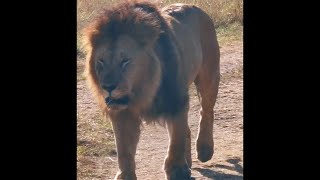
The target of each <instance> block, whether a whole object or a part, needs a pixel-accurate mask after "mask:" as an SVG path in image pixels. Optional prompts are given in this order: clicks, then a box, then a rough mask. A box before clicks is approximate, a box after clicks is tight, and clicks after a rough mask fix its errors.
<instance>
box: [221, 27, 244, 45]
mask: <svg viewBox="0 0 320 180" xmlns="http://www.w3.org/2000/svg"><path fill="white" fill-rule="evenodd" d="M216 32H217V36H218V37H217V38H218V41H219V45H220V46H226V45H228V44H232V43H234V42H236V41H243V26H242V25H241V24H239V23H238V22H234V23H232V24H229V25H227V26H219V27H218V28H216Z"/></svg>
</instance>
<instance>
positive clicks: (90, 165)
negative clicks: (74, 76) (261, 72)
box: [77, 42, 243, 180]
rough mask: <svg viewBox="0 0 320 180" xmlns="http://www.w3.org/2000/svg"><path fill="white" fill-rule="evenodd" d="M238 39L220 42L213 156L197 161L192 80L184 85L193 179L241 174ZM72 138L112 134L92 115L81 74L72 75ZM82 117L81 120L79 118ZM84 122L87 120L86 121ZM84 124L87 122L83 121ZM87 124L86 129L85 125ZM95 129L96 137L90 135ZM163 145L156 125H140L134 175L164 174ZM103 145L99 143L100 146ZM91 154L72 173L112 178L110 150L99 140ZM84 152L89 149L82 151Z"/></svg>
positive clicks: (237, 179) (147, 178)
mask: <svg viewBox="0 0 320 180" xmlns="http://www.w3.org/2000/svg"><path fill="white" fill-rule="evenodd" d="M242 49H243V45H242V43H241V42H237V43H232V44H229V45H227V46H225V47H222V48H221V75H222V79H221V83H220V88H219V94H218V99H217V103H216V105H215V112H214V114H215V122H214V141H215V150H214V152H215V154H214V156H213V158H212V159H211V160H210V161H208V162H206V163H201V162H200V161H198V160H197V159H196V151H195V139H196V137H197V131H198V121H199V118H200V117H199V109H200V105H199V101H198V97H197V95H196V91H195V88H194V86H192V87H191V88H190V110H189V126H190V129H191V132H192V159H193V166H192V177H193V178H194V179H197V180H198V179H199V180H202V179H215V180H220V179H221V180H242V179H243V169H242V167H243V55H242V54H243V50H242ZM77 89H78V105H77V106H78V114H77V115H78V143H79V142H82V143H83V142H86V143H88V146H90V142H93V141H96V142H98V143H101V144H103V141H104V140H110V139H112V132H110V131H109V132H106V131H105V129H104V127H100V125H99V123H96V122H94V121H93V120H92V119H94V117H96V116H97V113H99V112H98V109H97V106H96V103H95V102H94V100H93V98H92V95H91V93H90V92H89V91H88V89H87V87H86V84H85V82H84V81H83V80H79V81H78V85H77ZM85 122H86V123H85ZM88 123H90V125H89V127H88ZM85 124H87V125H85ZM88 129H89V130H88ZM97 134H100V136H103V138H101V139H94V138H93V139H92V138H91V139H90V136H93V137H96V136H97ZM167 145H168V135H167V131H166V129H165V128H163V127H161V126H152V125H145V126H144V128H143V129H142V132H141V137H140V141H139V144H138V149H137V155H136V166H137V169H136V173H137V177H138V179H141V180H156V179H164V177H165V174H164V171H163V170H162V169H163V168H162V165H163V161H164V158H165V155H166V151H167ZM101 147H103V146H101ZM95 148H96V149H94V148H93V149H92V155H87V156H84V157H81V158H80V157H78V179H81V180H89V179H90V180H95V179H105V178H106V179H113V178H114V175H115V174H116V172H117V159H116V156H115V153H111V155H110V152H109V153H108V154H106V153H101V152H96V154H95V152H93V151H95V150H96V151H103V149H102V150H101V148H100V149H99V146H96V147H95ZM87 154H90V153H87Z"/></svg>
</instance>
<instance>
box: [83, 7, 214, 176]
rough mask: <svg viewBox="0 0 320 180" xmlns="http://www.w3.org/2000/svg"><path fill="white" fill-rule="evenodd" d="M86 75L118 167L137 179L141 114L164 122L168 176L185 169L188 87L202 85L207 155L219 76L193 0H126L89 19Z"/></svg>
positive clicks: (206, 156) (209, 33) (210, 38)
mask: <svg viewBox="0 0 320 180" xmlns="http://www.w3.org/2000/svg"><path fill="white" fill-rule="evenodd" d="M86 32H87V34H86V37H87V64H86V70H87V78H88V82H89V85H90V88H91V90H92V91H93V92H94V93H95V97H96V98H97V100H98V102H99V104H100V106H101V108H102V109H103V112H105V114H106V115H107V116H108V117H109V118H110V119H111V121H112V126H113V130H114V134H115V141H116V147H117V154H118V164H119V171H118V173H117V175H116V177H115V179H137V177H136V174H135V154H136V148H137V143H138V140H139V135H140V125H141V121H142V120H144V121H147V122H155V121H157V120H159V119H161V120H162V122H164V123H165V125H166V128H167V130H168V133H169V137H170V138H169V139H170V144H169V148H168V154H167V156H166V158H165V162H164V170H165V173H166V178H167V179H170V180H172V179H189V178H190V176H191V171H190V169H189V168H190V167H191V163H192V160H191V137H190V129H189V126H188V110H189V98H188V88H189V85H190V84H191V83H192V82H194V83H195V85H196V87H197V91H198V92H199V93H200V103H201V107H202V108H201V111H200V114H201V120H200V124H199V132H198V138H197V142H196V147H197V157H198V159H199V160H200V161H202V162H205V161H208V160H210V159H211V157H212V155H213V135H212V132H213V120H214V117H213V115H214V113H213V107H214V104H215V102H216V97H217V93H218V86H219V80H220V67H219V66H220V60H219V59H220V51H219V45H218V42H217V37H216V32H215V29H214V25H213V23H212V20H211V19H210V17H209V16H208V15H207V14H206V13H205V12H204V11H202V10H201V9H200V8H198V7H196V6H194V5H186V4H173V5H169V6H167V7H164V8H163V9H159V8H158V7H157V6H156V5H155V4H153V3H150V2H142V1H127V2H123V3H121V4H118V5H117V6H115V7H113V8H109V9H107V10H105V11H104V13H103V14H102V16H101V17H99V18H97V19H96V21H95V22H94V23H92V24H91V25H90V26H88V27H87V31H86Z"/></svg>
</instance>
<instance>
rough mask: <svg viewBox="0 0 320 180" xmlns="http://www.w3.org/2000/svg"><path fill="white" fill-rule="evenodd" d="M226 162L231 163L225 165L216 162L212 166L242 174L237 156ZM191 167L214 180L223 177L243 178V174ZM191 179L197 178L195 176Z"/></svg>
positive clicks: (233, 179) (223, 179)
mask: <svg viewBox="0 0 320 180" xmlns="http://www.w3.org/2000/svg"><path fill="white" fill-rule="evenodd" d="M227 162H229V163H230V164H232V165H231V166H227V165H221V164H217V165H214V167H218V168H222V169H228V170H231V171H236V172H238V173H239V174H241V175H242V174H243V167H242V166H241V165H240V164H239V162H240V159H239V158H233V159H228V160H227ZM192 169H193V170H196V171H198V172H199V173H200V174H201V175H202V176H204V177H207V178H210V179H214V180H225V179H232V180H243V176H241V175H233V174H228V173H222V172H218V171H214V170H212V169H209V168H192ZM192 179H197V178H192Z"/></svg>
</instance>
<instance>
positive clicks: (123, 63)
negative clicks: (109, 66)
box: [121, 58, 130, 69]
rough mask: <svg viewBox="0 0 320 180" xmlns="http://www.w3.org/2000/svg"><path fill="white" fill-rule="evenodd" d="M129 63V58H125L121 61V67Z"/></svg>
mask: <svg viewBox="0 0 320 180" xmlns="http://www.w3.org/2000/svg"><path fill="white" fill-rule="evenodd" d="M129 63H130V59H128V58H126V59H124V60H123V61H122V62H121V68H122V69H124V68H125V67H126V66H127V65H128V64H129Z"/></svg>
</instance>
